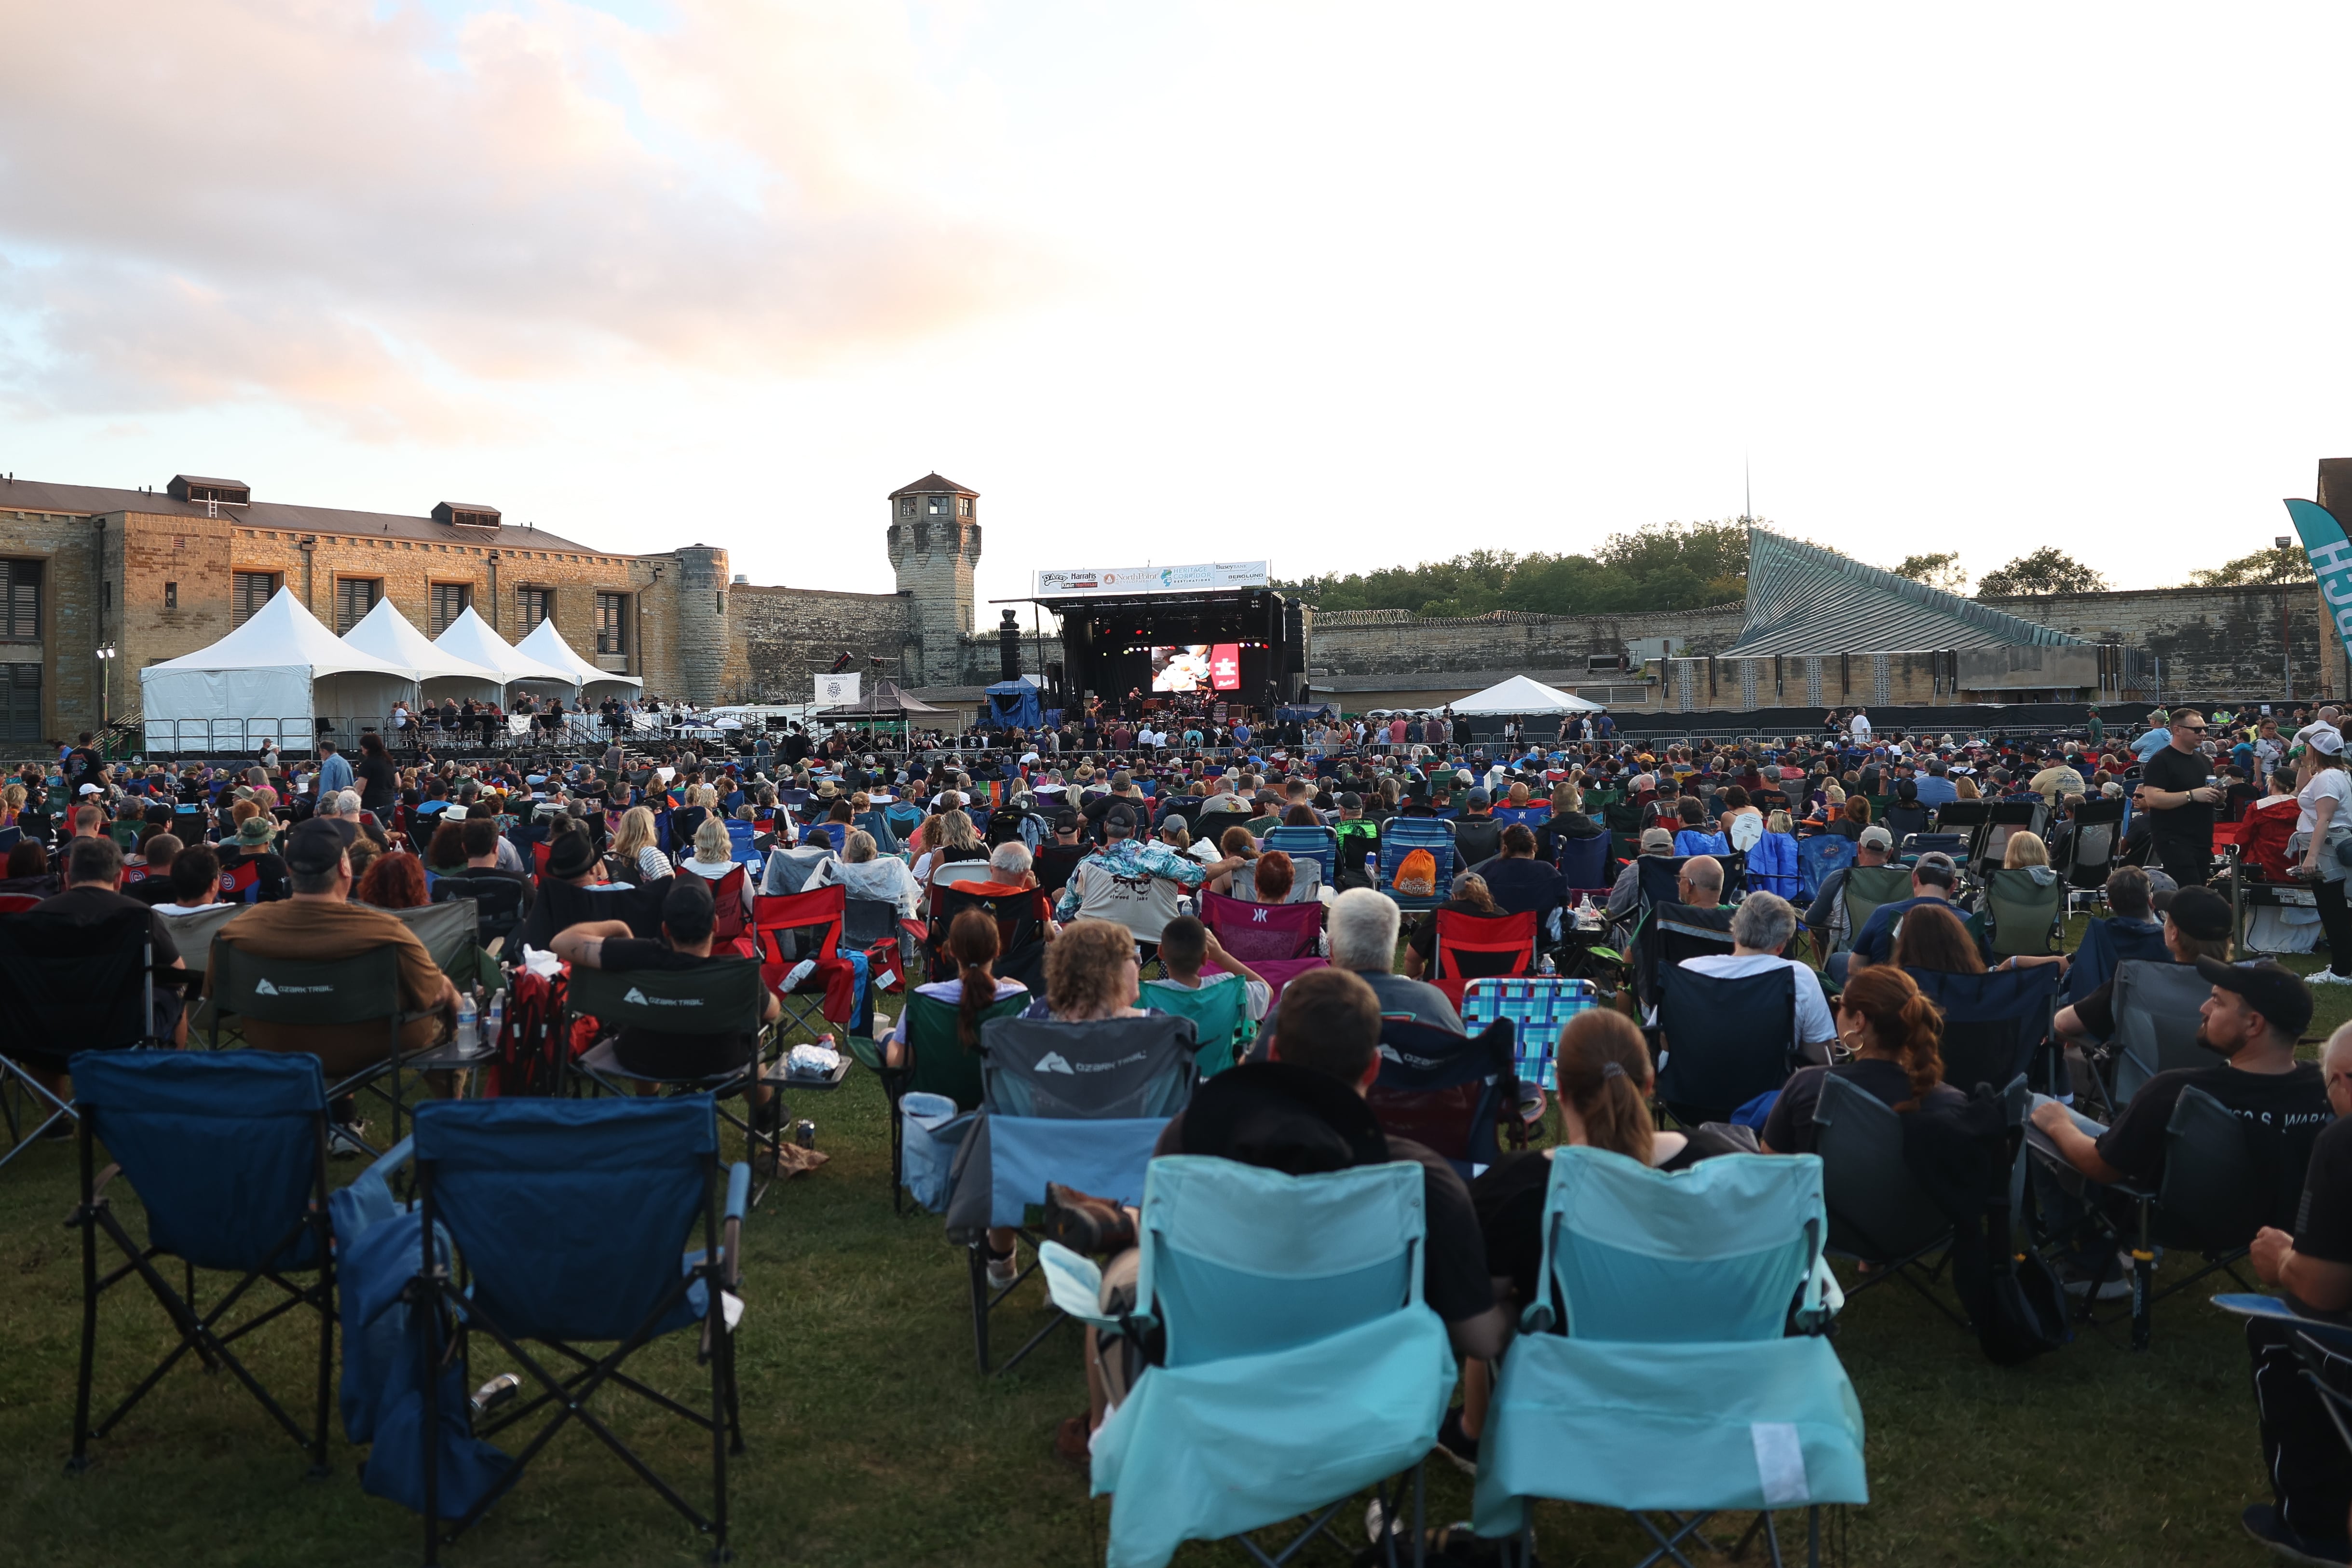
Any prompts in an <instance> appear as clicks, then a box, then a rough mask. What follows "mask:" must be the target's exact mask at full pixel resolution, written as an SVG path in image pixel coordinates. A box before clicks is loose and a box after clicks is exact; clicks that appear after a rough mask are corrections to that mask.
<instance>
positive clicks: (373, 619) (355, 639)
mask: <svg viewBox="0 0 2352 1568" xmlns="http://www.w3.org/2000/svg"><path fill="white" fill-rule="evenodd" d="M281 592H282V590H281ZM321 629H322V630H323V629H324V628H323V627H322V628H321ZM343 641H344V642H345V643H347V644H349V645H350V646H351V647H355V648H358V649H359V650H360V651H361V652H362V653H370V654H373V655H374V656H375V657H376V658H381V659H383V660H385V661H387V662H388V663H392V664H396V665H400V666H402V667H403V668H405V669H407V671H408V672H409V673H410V674H411V675H413V676H415V678H416V679H419V680H447V679H460V680H481V681H488V683H489V684H490V685H492V686H497V685H499V684H500V683H502V682H503V681H504V680H505V679H506V678H505V677H504V676H502V675H500V674H499V672H498V671H497V670H495V669H485V668H483V667H482V666H480V665H478V664H476V663H474V662H473V661H472V660H471V659H465V658H458V657H457V655H456V654H454V653H451V652H450V651H449V650H447V649H446V648H439V647H434V646H433V645H432V644H431V643H429V642H427V641H426V640H425V634H424V633H423V632H420V631H418V630H417V629H416V627H415V626H413V625H412V624H410V622H409V619H408V617H407V616H404V615H402V614H401V613H400V612H399V611H398V610H397V609H395V608H394V607H393V603H392V601H391V600H390V599H378V600H377V601H376V602H375V608H374V609H373V610H370V611H369V612H368V613H367V614H366V615H364V616H361V617H360V624H359V625H357V626H353V627H352V629H351V630H350V631H347V632H345V633H344V634H343Z"/></svg>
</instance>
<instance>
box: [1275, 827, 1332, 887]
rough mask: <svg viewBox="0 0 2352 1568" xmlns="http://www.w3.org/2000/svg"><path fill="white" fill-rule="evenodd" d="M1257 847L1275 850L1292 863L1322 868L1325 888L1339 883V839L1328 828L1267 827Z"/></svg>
mask: <svg viewBox="0 0 2352 1568" xmlns="http://www.w3.org/2000/svg"><path fill="white" fill-rule="evenodd" d="M1261 847H1263V848H1266V849H1279V850H1281V851H1282V852H1283V853H1284V854H1285V855H1287V856H1289V857H1290V858H1292V859H1293V860H1312V861H1314V862H1315V863H1316V864H1317V865H1318V866H1320V867H1322V868H1323V885H1324V886H1325V887H1327V888H1328V887H1335V886H1337V885H1338V883H1339V835H1338V834H1337V833H1335V832H1333V831H1332V830H1331V829H1330V828H1328V827H1275V828H1269V829H1268V830H1267V832H1266V836H1265V843H1264V844H1263V845H1262V846H1261Z"/></svg>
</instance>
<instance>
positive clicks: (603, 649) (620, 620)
mask: <svg viewBox="0 0 2352 1568" xmlns="http://www.w3.org/2000/svg"><path fill="white" fill-rule="evenodd" d="M596 651H597V652H598V653H621V654H625V653H627V652H628V651H629V596H628V595H626V594H599V595H596Z"/></svg>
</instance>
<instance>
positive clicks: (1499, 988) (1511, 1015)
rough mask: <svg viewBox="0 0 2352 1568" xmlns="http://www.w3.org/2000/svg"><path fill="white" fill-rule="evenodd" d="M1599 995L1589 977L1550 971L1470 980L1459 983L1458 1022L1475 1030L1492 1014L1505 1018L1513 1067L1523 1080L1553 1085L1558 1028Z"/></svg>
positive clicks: (1597, 1002) (1491, 1021) (1594, 1003)
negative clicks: (1557, 974)
mask: <svg viewBox="0 0 2352 1568" xmlns="http://www.w3.org/2000/svg"><path fill="white" fill-rule="evenodd" d="M1600 1001H1601V993H1600V990H1599V988H1598V987H1596V986H1595V985H1594V984H1592V982H1591V981H1590V980H1569V979H1564V978H1557V977H1554V976H1551V975H1537V976H1531V977H1525V978H1520V979H1515V980H1473V981H1472V982H1470V984H1467V985H1465V986H1464V987H1463V989H1462V1025H1463V1027H1465V1028H1466V1029H1468V1030H1469V1031H1470V1032H1471V1033H1472V1034H1477V1033H1479V1032H1480V1031H1482V1030H1484V1029H1486V1027H1487V1026H1489V1025H1491V1024H1494V1023H1496V1021H1497V1020H1500V1019H1505V1018H1507V1019H1509V1020H1510V1023H1511V1038H1512V1047H1513V1056H1512V1062H1511V1070H1512V1072H1513V1073H1514V1074H1515V1075H1516V1076H1517V1079H1518V1080H1519V1081H1520V1082H1521V1083H1523V1084H1524V1083H1532V1084H1540V1085H1541V1086H1542V1087H1544V1088H1545V1089H1558V1088H1559V1061H1558V1060H1557V1054H1558V1050H1559V1034H1560V1031H1561V1030H1562V1029H1564V1028H1566V1027H1567V1026H1568V1021H1569V1020H1570V1018H1573V1017H1574V1016H1576V1015H1578V1014H1579V1013H1581V1012H1583V1011H1584V1010H1585V1009H1586V1008H1587V1007H1592V1006H1597V1005H1600Z"/></svg>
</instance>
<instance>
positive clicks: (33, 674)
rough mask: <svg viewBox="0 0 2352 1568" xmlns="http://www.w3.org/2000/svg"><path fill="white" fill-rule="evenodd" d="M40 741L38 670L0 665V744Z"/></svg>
mask: <svg viewBox="0 0 2352 1568" xmlns="http://www.w3.org/2000/svg"><path fill="white" fill-rule="evenodd" d="M11 564H12V565H16V566H23V565H27V564H30V565H34V566H37V565H39V564H40V563H38V562H31V563H27V562H22V561H19V562H14V563H11ZM40 738H41V667H40V666H39V665H37V664H0V741H37V740H39V739H40Z"/></svg>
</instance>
